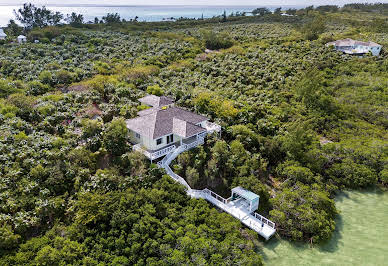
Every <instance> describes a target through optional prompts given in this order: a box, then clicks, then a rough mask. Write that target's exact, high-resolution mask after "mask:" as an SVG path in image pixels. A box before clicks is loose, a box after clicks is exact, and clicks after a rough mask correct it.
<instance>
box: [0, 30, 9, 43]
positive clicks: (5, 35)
mask: <svg viewBox="0 0 388 266" xmlns="http://www.w3.org/2000/svg"><path fill="white" fill-rule="evenodd" d="M5 38H7V34H5V33H4V30H3V29H1V28H0V40H5Z"/></svg>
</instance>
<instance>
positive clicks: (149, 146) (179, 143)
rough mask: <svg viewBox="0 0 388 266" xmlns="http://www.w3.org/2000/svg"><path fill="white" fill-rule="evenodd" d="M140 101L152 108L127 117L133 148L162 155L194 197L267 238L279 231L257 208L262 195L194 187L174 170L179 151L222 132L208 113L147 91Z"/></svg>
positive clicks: (152, 157)
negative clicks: (226, 194) (220, 192)
mask: <svg viewBox="0 0 388 266" xmlns="http://www.w3.org/2000/svg"><path fill="white" fill-rule="evenodd" d="M139 101H140V102H141V103H142V104H144V105H147V106H148V107H149V108H148V109H145V110H142V111H140V112H138V117H136V118H133V119H129V120H127V121H126V123H127V128H128V129H129V131H130V139H131V141H132V143H134V144H136V145H134V146H133V149H134V150H136V151H139V152H142V153H143V154H144V155H145V156H147V157H148V158H149V159H150V160H151V161H152V160H155V159H158V158H161V157H163V156H164V158H163V159H162V160H159V161H158V163H157V165H158V167H160V168H164V169H165V170H166V173H167V174H168V175H169V176H170V177H171V178H172V179H173V180H175V181H176V182H178V183H180V184H182V185H183V186H184V187H185V188H186V193H187V194H188V195H189V196H190V197H192V198H197V199H199V198H202V199H205V200H207V201H208V202H210V203H211V204H213V205H214V206H216V207H218V208H220V209H221V210H223V211H225V212H227V213H229V214H230V215H232V216H233V217H235V218H236V219H239V220H240V221H241V222H242V223H243V224H244V225H246V226H247V227H249V228H251V229H252V230H255V231H256V232H257V233H258V234H260V235H261V236H263V237H264V238H265V239H266V240H268V239H270V238H271V237H272V236H273V235H274V234H275V232H276V229H275V223H274V222H272V221H270V220H268V219H267V218H265V217H263V216H261V215H260V214H258V213H256V212H255V211H256V210H257V209H258V207H259V200H260V196H259V195H257V194H255V193H253V192H251V191H249V190H246V189H244V188H242V187H235V188H233V189H232V195H231V197H229V198H228V199H225V198H223V197H221V196H220V195H217V194H216V193H214V192H213V191H211V190H210V189H207V188H205V189H202V190H197V189H192V188H191V187H190V185H189V184H188V183H187V182H186V180H185V179H184V178H182V177H181V176H179V175H177V174H176V173H174V172H173V171H172V169H171V167H170V164H171V162H172V161H173V160H175V158H176V157H177V156H179V154H181V153H182V152H185V151H187V150H189V149H192V148H194V147H197V146H198V145H201V144H203V143H204V138H205V136H206V134H208V133H212V132H221V127H220V126H219V125H217V124H214V123H210V122H209V119H208V118H207V117H206V116H203V115H198V114H196V113H193V112H190V111H188V110H185V109H183V108H180V107H176V106H175V103H174V100H173V99H171V98H168V97H165V96H161V97H158V96H155V95H148V96H146V97H144V98H141V99H139Z"/></svg>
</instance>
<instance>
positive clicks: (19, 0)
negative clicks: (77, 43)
mask: <svg viewBox="0 0 388 266" xmlns="http://www.w3.org/2000/svg"><path fill="white" fill-rule="evenodd" d="M25 2H30V3H33V4H37V5H72V4H76V5H80V4H91V5H238V6H241V5H250V6H265V5H276V6H286V5H327V4H334V5H343V4H346V3H354V2H363V3H365V2H369V3H375V2H383V3H388V0H353V1H352V0H350V1H349V0H326V1H325V0H261V1H258V0H237V1H236V0H210V1H209V0H195V1H194V0H109V1H106V0H62V1H60V0H0V4H10V5H18V4H23V3H25Z"/></svg>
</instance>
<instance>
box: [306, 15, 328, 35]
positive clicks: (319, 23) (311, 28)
mask: <svg viewBox="0 0 388 266" xmlns="http://www.w3.org/2000/svg"><path fill="white" fill-rule="evenodd" d="M325 28H326V26H325V20H324V18H323V17H322V16H317V17H315V18H314V19H312V20H311V21H310V22H307V23H305V24H304V25H303V27H302V28H301V33H302V34H303V36H304V38H305V39H306V40H310V41H311V40H316V39H318V37H319V35H320V34H322V33H323V32H324V31H325Z"/></svg>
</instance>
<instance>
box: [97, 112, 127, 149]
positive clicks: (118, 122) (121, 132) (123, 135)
mask: <svg viewBox="0 0 388 266" xmlns="http://www.w3.org/2000/svg"><path fill="white" fill-rule="evenodd" d="M127 137H128V129H127V125H126V124H125V120H124V119H122V118H116V119H114V120H113V121H112V122H111V123H110V124H109V125H108V127H107V128H106V129H105V131H104V137H103V142H104V146H105V148H106V149H107V150H108V152H110V153H111V154H112V155H118V156H120V155H122V154H123V153H125V151H126V150H127V146H128V144H127Z"/></svg>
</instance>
